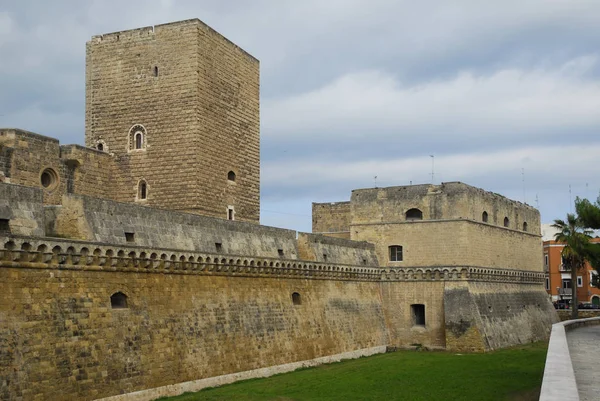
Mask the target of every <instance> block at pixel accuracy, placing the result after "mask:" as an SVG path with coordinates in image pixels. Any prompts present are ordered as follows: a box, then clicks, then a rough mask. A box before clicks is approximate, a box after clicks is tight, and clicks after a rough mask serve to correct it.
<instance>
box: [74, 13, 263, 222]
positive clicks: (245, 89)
mask: <svg viewBox="0 0 600 401" xmlns="http://www.w3.org/2000/svg"><path fill="white" fill-rule="evenodd" d="M86 50H87V51H86V123H85V128H86V131H85V142H86V146H87V147H91V148H95V149H98V150H101V151H104V152H108V153H110V154H113V155H114V157H115V159H116V162H117V166H118V168H119V169H120V171H119V173H118V174H117V175H116V176H115V177H114V180H115V181H117V183H116V185H115V187H116V188H119V190H118V192H119V193H117V194H115V196H114V197H113V199H116V200H118V201H122V202H138V203H140V204H147V205H151V206H154V207H159V208H165V209H171V210H181V211H186V212H191V213H197V214H202V215H208V216H215V217H221V218H225V219H231V220H242V221H250V222H258V221H259V214H260V212H259V209H260V199H259V197H260V127H259V123H260V121H259V62H258V60H257V59H255V58H254V57H252V56H251V55H249V54H248V53H246V52H245V51H244V50H242V49H241V48H239V47H238V46H236V45H235V44H233V43H232V42H230V41H229V40H227V39H226V38H225V37H223V36H222V35H220V34H219V33H217V32H216V31H214V30H213V29H211V28H210V27H209V26H207V25H205V24H204V23H203V22H201V21H200V20H198V19H193V20H187V21H180V22H174V23H169V24H163V25H156V26H154V27H145V28H139V29H134V30H129V31H122V32H115V33H110V34H105V35H98V36H94V37H92V40H91V41H89V42H88V43H87V49H86Z"/></svg>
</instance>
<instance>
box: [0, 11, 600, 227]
mask: <svg viewBox="0 0 600 401" xmlns="http://www.w3.org/2000/svg"><path fill="white" fill-rule="evenodd" d="M597 15H600V3H599V2H597V1H593V0H579V1H577V2H573V1H570V0H564V1H552V2H547V1H543V0H537V1H536V0H530V1H523V0H507V1H503V2H481V1H478V0H463V1H458V2H444V1H432V0H425V1H420V2H414V1H394V2H391V1H388V0H328V1H321V0H306V1H302V2H298V1H291V0H289V1H283V0H282V1H267V0H257V1H252V2H248V1H242V0H228V1H227V0H224V1H197V0H177V1H176V0H155V1H141V0H131V1H127V2H122V1H116V0H110V1H105V0H103V1H100V0H95V1H88V2H81V1H78V0H56V1H53V2H39V1H33V0H21V1H19V2H12V4H10V5H3V7H2V9H1V10H0V89H1V90H0V126H17V127H20V128H24V129H28V130H32V131H36V132H39V133H41V134H44V135H50V136H55V137H58V138H59V139H60V140H61V142H62V143H73V142H76V143H82V142H83V123H84V115H83V112H84V89H85V85H84V69H85V42H86V41H87V40H89V38H90V37H91V36H92V35H95V34H100V33H106V32H113V31H119V30H124V29H130V28H136V27H140V26H147V25H153V24H158V23H163V22H168V21H173V20H179V19H188V18H195V17H198V18H200V19H202V20H203V21H204V22H206V23H208V24H209V25H211V26H212V27H213V28H215V29H216V30H217V31H219V32H221V33H222V34H224V35H225V36H226V37H228V38H229V39H230V40H232V41H234V42H235V43H237V44H239V45H240V46H241V47H243V48H244V49H246V50H247V51H249V52H250V53H251V54H253V55H255V56H256V57H258V58H259V59H260V60H261V91H262V117H261V121H262V172H263V173H262V203H263V212H262V221H263V223H265V224H271V225H277V226H283V227H290V228H299V229H301V230H304V231H306V230H310V202H311V201H331V200H344V199H348V197H349V195H350V190H351V189H354V188H357V187H369V186H373V185H374V178H373V177H374V176H375V175H377V176H378V184H377V185H381V186H383V185H400V184H406V183H408V182H410V181H413V182H414V183H421V182H429V181H430V180H431V176H430V173H431V166H430V163H431V158H430V157H429V155H430V154H434V155H435V163H436V181H440V180H443V181H450V180H460V181H464V182H467V183H469V184H472V185H476V186H480V187H483V188H485V189H488V190H493V191H496V192H500V193H503V194H504V195H507V196H511V197H514V198H516V199H519V200H522V198H523V192H525V197H526V198H527V200H528V202H529V203H531V204H534V205H535V204H536V202H535V196H536V195H537V197H538V203H539V205H540V209H541V212H542V218H543V220H550V219H553V218H556V217H562V216H563V215H564V213H565V212H567V211H568V210H569V208H570V204H569V199H573V198H574V196H575V195H581V196H590V197H593V198H595V197H596V194H597V193H598V189H599V188H600V179H598V178H597V177H596V174H595V160H594V159H595V155H597V154H598V151H600V137H599V136H598V134H597V132H598V129H599V128H600V117H599V114H598V112H597V110H599V106H600V78H599V77H600V61H599V60H600V59H599V57H600V52H599V51H598V49H597V37H598V36H599V35H600V27H599V26H598V24H597V20H596V16H597ZM594 152H595V153H594ZM522 169H525V185H523V180H522V175H521V171H522ZM569 184H570V185H571V194H570V196H569V191H568V187H569Z"/></svg>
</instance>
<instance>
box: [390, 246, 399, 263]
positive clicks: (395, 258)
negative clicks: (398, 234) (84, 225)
mask: <svg viewBox="0 0 600 401" xmlns="http://www.w3.org/2000/svg"><path fill="white" fill-rule="evenodd" d="M390 261H391V262H402V246H400V245H392V246H390Z"/></svg>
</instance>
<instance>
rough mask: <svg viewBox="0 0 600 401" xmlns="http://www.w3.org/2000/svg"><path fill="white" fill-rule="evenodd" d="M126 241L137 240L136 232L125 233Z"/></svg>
mask: <svg viewBox="0 0 600 401" xmlns="http://www.w3.org/2000/svg"><path fill="white" fill-rule="evenodd" d="M125 241H127V242H135V233H125Z"/></svg>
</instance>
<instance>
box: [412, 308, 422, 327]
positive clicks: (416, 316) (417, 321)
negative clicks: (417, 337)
mask: <svg viewBox="0 0 600 401" xmlns="http://www.w3.org/2000/svg"><path fill="white" fill-rule="evenodd" d="M410 311H411V314H412V319H413V325H415V326H425V305H423V304H412V305H411V306H410Z"/></svg>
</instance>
